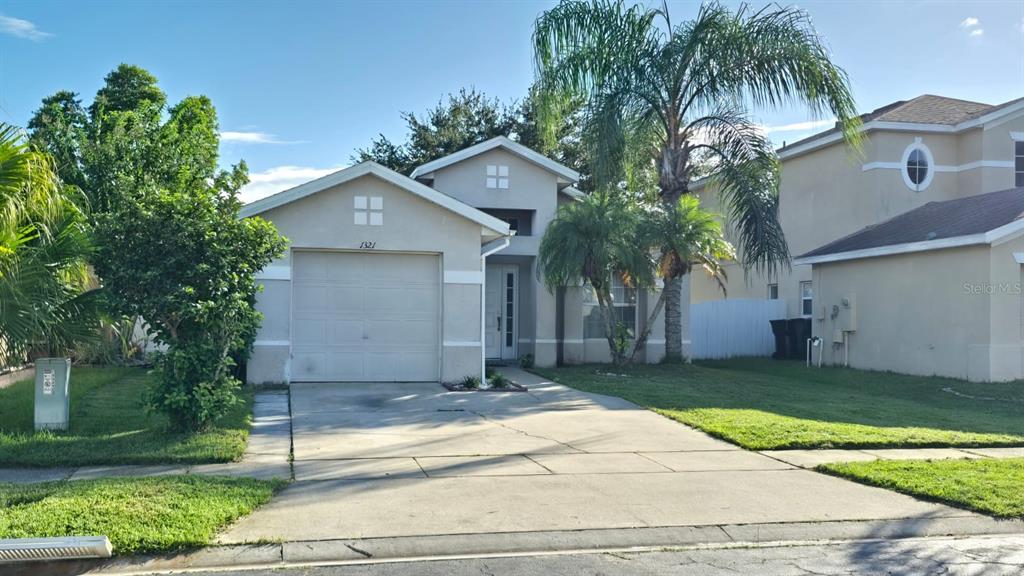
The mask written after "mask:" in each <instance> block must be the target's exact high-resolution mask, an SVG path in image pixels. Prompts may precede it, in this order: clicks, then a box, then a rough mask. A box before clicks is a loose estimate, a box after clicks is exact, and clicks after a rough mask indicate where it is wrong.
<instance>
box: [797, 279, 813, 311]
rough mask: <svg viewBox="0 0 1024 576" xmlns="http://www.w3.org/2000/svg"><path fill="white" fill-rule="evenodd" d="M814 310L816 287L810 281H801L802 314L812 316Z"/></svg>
mask: <svg viewBox="0 0 1024 576" xmlns="http://www.w3.org/2000/svg"><path fill="white" fill-rule="evenodd" d="M813 312H814V288H813V287H812V286H811V283H810V282H801V283H800V314H802V315H804V316H810V315H811V314H812V313H813Z"/></svg>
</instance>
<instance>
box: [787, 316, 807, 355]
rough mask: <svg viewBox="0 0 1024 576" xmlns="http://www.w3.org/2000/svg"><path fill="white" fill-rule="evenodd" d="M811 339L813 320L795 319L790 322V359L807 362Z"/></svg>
mask: <svg viewBox="0 0 1024 576" xmlns="http://www.w3.org/2000/svg"><path fill="white" fill-rule="evenodd" d="M810 337H811V319H810V318H793V319H791V320H790V321H789V357H790V358H792V359H793V360H803V361H805V362H806V361H807V339H808V338H810Z"/></svg>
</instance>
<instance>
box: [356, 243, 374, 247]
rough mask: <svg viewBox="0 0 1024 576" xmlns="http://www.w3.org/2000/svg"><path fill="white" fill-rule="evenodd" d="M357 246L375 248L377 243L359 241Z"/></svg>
mask: <svg viewBox="0 0 1024 576" xmlns="http://www.w3.org/2000/svg"><path fill="white" fill-rule="evenodd" d="M359 247H360V248H376V247H377V243H376V242H360V243H359Z"/></svg>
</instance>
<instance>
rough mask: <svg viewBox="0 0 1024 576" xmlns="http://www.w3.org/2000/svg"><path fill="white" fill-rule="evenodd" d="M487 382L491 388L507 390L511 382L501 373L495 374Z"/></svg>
mask: <svg viewBox="0 0 1024 576" xmlns="http://www.w3.org/2000/svg"><path fill="white" fill-rule="evenodd" d="M488 381H489V382H490V383H491V388H508V387H509V385H510V384H512V381H511V380H509V379H508V378H506V377H505V375H504V374H502V373H501V372H495V373H494V375H493V376H491V377H490V378H489V379H488Z"/></svg>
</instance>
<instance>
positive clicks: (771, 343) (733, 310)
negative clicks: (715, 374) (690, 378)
mask: <svg viewBox="0 0 1024 576" xmlns="http://www.w3.org/2000/svg"><path fill="white" fill-rule="evenodd" d="M785 317H786V302H785V301H783V300H740V299H736V300H715V301H712V302H700V303H698V304H691V305H690V354H691V355H692V356H693V358H695V359H699V358H732V357H734V356H771V355H772V353H773V352H775V338H774V336H772V327H771V324H769V323H768V321H769V320H778V319H780V318H785Z"/></svg>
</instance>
